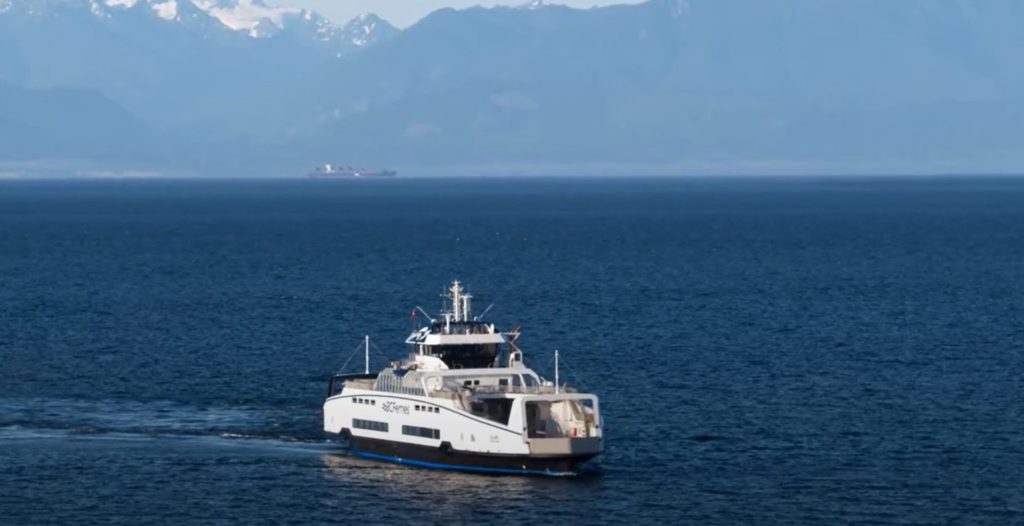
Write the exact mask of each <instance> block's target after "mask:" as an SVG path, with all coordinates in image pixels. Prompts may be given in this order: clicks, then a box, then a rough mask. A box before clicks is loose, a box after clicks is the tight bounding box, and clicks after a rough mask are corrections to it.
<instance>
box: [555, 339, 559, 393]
mask: <svg viewBox="0 0 1024 526" xmlns="http://www.w3.org/2000/svg"><path fill="white" fill-rule="evenodd" d="M555 394H558V349H555Z"/></svg>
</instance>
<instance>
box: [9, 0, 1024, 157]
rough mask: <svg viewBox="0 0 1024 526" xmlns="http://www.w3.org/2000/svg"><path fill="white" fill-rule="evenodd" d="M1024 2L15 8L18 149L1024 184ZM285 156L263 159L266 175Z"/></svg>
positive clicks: (740, 0) (27, 152)
mask: <svg viewBox="0 0 1024 526" xmlns="http://www.w3.org/2000/svg"><path fill="white" fill-rule="evenodd" d="M1020 27H1024V3H1020V2H1019V1H1017V0H986V1H985V2H976V1H973V0H901V1H899V2H894V1H891V0H771V1H765V0H651V1H648V2H646V3H642V4H635V5H620V6H612V7H604V8H593V9H585V10H579V9H571V8H567V7H564V6H559V5H544V4H542V3H539V2H534V3H531V4H529V5H526V6H521V7H499V8H490V9H485V8H471V9H466V10H453V9H442V10H439V11H437V12H434V13H433V14H431V15H429V16H427V17H426V18H425V19H423V20H422V21H420V22H419V23H417V24H415V25H413V26H411V27H409V28H407V29H405V30H402V31H399V30H398V29H396V28H394V27H393V26H391V25H390V24H388V23H387V22H386V21H384V20H382V19H380V18H379V17H376V16H374V15H369V14H368V15H364V16H361V17H359V18H357V19H355V20H353V21H351V22H350V23H349V24H347V25H344V26H336V25H333V24H332V23H331V22H329V21H327V20H326V19H324V18H323V17H321V16H319V15H317V14H316V13H314V12H311V11H308V10H302V9H295V8H286V7H273V6H270V5H268V4H265V3H263V2H261V1H260V0H0V95H2V98H0V139H2V140H3V141H4V143H5V144H4V145H2V146H0V159H9V160H26V159H45V158H65V157H75V158H96V159H120V160H134V161H136V162H139V163H152V164H162V165H175V166H190V167H200V168H201V169H202V170H213V169H220V170H240V171H245V172H247V173H251V171H253V170H256V171H259V170H263V169H265V170H268V171H272V172H274V173H286V172H287V171H288V170H294V173H301V171H302V169H303V168H304V167H305V166H306V165H309V164H314V163H319V162H328V161H330V162H346V163H356V164H374V165H380V166H396V167H400V168H404V167H412V168H413V169H414V170H416V169H422V170H424V171H442V172H444V171H458V170H462V171H467V172H473V173H475V172H479V171H499V172H501V171H505V172H511V171H524V172H536V171H574V170H577V171H578V170H597V171H600V170H621V171H627V172H642V171H652V172H655V171H656V172H666V173H684V172H686V173H688V172H729V173H734V172H785V171H812V172H813V171H825V172H859V171H867V172H870V171H887V170H888V171H893V170H898V171H910V172H915V171H920V172H934V171H954V170H956V171H963V170H976V171H1016V170H1019V169H1020V168H1021V167H1022V164H1024V148H1022V147H1024V139H1022V137H1024V54H1021V53H1020V50H1021V49H1024V32H1022V31H1020V29H1019V28H1020ZM254 167H263V168H259V169H257V168H254Z"/></svg>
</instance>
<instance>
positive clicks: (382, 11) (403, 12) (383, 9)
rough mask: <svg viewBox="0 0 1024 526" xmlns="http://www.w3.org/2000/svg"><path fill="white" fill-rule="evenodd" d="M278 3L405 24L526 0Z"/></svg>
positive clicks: (601, 1)
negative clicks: (444, 11)
mask: <svg viewBox="0 0 1024 526" xmlns="http://www.w3.org/2000/svg"><path fill="white" fill-rule="evenodd" d="M640 1H641V0H560V1H556V0H550V1H546V3H550V4H565V5H571V6H573V7H583V8H586V7H592V6H595V5H609V4H625V3H634V4H635V3H639V2H640ZM268 3H271V4H278V5H294V6H298V7H305V8H309V9H313V10H314V11H317V12H318V13H320V14H322V15H324V16H326V17H328V18H330V19H331V20H333V21H335V22H336V23H344V22H347V21H349V20H351V19H352V18H354V17H355V16H356V15H358V14H360V13H366V12H371V13H376V14H378V15H380V16H382V17H384V18H386V19H387V20H388V21H390V22H391V23H392V24H395V25H396V26H399V27H406V26H409V25H411V24H413V23H415V22H416V21H417V20H419V19H420V18H422V17H423V16H425V15H426V14H427V13H430V12H431V11H434V10H435V9H440V8H442V7H455V8H465V7H470V6H473V5H520V4H526V3H529V2H528V0H505V1H497V2H489V1H480V0H276V1H274V0H272V1H271V2H268Z"/></svg>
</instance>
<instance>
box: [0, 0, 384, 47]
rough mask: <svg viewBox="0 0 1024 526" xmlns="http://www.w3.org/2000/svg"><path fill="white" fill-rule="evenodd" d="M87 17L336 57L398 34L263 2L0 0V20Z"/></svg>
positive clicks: (370, 19) (370, 17) (376, 22)
mask: <svg viewBox="0 0 1024 526" xmlns="http://www.w3.org/2000/svg"><path fill="white" fill-rule="evenodd" d="M86 11H87V12H89V13H91V14H92V16H94V17H96V18H98V19H101V20H107V21H122V20H129V19H131V20H132V21H133V22H134V23H140V19H143V18H147V17H149V18H156V19H160V20H163V21H165V22H173V23H175V24H177V25H179V26H180V27H188V28H190V29H191V30H193V31H195V30H198V31H201V32H205V33H206V35H205V36H206V37H210V36H211V34H212V33H217V32H227V31H230V32H236V33H239V34H242V35H245V36H248V37H250V38H254V39H269V38H274V37H277V36H282V37H283V38H292V39H294V40H297V41H306V42H307V43H310V44H315V43H318V45H319V46H321V47H322V48H324V49H327V50H329V51H330V52H331V54H333V55H335V56H338V55H345V54H347V53H350V52H352V51H354V50H356V49H359V48H363V47H367V46H370V45H373V44H375V43H377V42H381V41H384V40H387V39H388V38H391V37H393V36H394V35H395V34H397V33H398V31H399V30H398V29H397V28H395V27H394V26H392V25H391V24H390V23H388V22H387V21H386V20H384V19H382V18H380V17H378V16H376V15H374V14H371V13H367V14H364V15H360V16H359V17H357V18H355V19H353V20H352V21H350V22H349V23H347V24H345V25H343V26H338V25H335V24H333V23H332V22H331V21H329V20H328V19H326V18H324V17H323V16H321V15H319V14H318V13H316V12H314V11H310V10H307V9H301V8H296V7H279V6H272V5H269V4H267V3H265V2H263V1H262V0H0V14H2V15H5V16H8V17H34V18H39V19H45V18H47V17H53V16H58V17H68V16H75V15H76V14H81V13H84V12H86Z"/></svg>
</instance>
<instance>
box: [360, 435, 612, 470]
mask: <svg viewBox="0 0 1024 526" xmlns="http://www.w3.org/2000/svg"><path fill="white" fill-rule="evenodd" d="M580 440H586V441H590V442H592V445H591V446H590V448H591V449H595V450H596V449H597V447H598V444H599V441H600V438H589V439H580ZM350 443H351V446H352V450H353V452H354V453H355V454H356V455H357V456H360V457H363V458H369V459H373V460H382V461H385V462H394V463H398V464H406V465H410V466H417V467H422V468H429V469H442V470H452V471H469V472H476V473H495V474H510V475H552V476H562V475H573V474H575V473H576V472H577V468H578V467H579V465H580V464H582V463H583V462H586V461H587V460H590V459H591V458H593V457H594V456H595V455H597V453H596V452H593V453H581V454H579V455H573V456H554V457H535V456H529V455H496V454H479V453H465V452H459V451H454V450H451V449H445V448H443V447H429V446H420V445H415V444H406V443H403V442H392V441H388V440H375V439H370V438H360V437H351V439H350Z"/></svg>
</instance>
